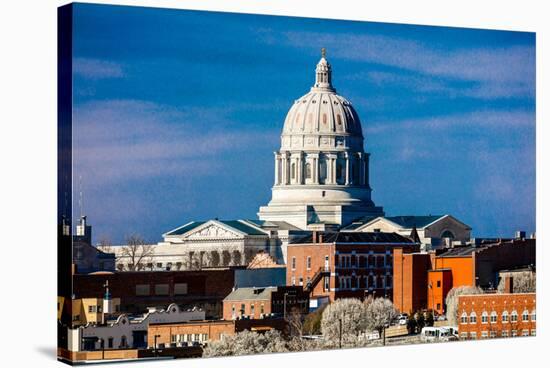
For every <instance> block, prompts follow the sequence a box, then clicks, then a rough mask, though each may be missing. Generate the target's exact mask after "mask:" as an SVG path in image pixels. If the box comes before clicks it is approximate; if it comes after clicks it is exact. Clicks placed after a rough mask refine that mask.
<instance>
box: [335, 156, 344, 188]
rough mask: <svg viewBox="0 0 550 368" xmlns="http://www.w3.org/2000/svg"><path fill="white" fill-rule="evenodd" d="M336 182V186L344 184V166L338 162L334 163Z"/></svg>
mask: <svg viewBox="0 0 550 368" xmlns="http://www.w3.org/2000/svg"><path fill="white" fill-rule="evenodd" d="M336 181H337V182H338V184H342V183H343V182H344V165H342V162H340V161H338V162H337V163H336Z"/></svg>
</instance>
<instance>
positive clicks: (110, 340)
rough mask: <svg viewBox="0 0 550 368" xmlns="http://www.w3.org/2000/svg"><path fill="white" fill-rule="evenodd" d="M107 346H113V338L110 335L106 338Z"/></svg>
mask: <svg viewBox="0 0 550 368" xmlns="http://www.w3.org/2000/svg"><path fill="white" fill-rule="evenodd" d="M107 347H108V348H109V349H112V348H113V338H112V337H109V339H108V340H107Z"/></svg>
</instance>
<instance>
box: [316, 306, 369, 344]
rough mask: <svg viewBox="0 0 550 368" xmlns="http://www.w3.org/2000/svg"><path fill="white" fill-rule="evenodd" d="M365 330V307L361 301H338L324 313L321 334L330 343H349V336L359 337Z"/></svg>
mask: <svg viewBox="0 0 550 368" xmlns="http://www.w3.org/2000/svg"><path fill="white" fill-rule="evenodd" d="M365 328H366V319H365V305H364V304H363V303H361V301H360V300H359V299H353V298H350V299H338V300H336V301H335V302H334V303H332V304H330V305H328V306H327V307H326V308H325V310H324V311H323V317H322V319H321V332H322V334H323V338H324V339H325V341H327V342H329V343H330V342H337V343H338V344H339V343H340V339H342V342H344V341H347V340H349V339H348V337H347V335H352V336H359V335H360V334H361V333H363V332H364V331H365Z"/></svg>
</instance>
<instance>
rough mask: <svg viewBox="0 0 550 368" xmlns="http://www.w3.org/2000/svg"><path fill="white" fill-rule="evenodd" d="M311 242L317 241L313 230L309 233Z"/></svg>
mask: <svg viewBox="0 0 550 368" xmlns="http://www.w3.org/2000/svg"><path fill="white" fill-rule="evenodd" d="M311 242H312V243H313V244H315V243H317V231H313V232H312V233H311Z"/></svg>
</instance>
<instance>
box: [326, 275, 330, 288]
mask: <svg viewBox="0 0 550 368" xmlns="http://www.w3.org/2000/svg"><path fill="white" fill-rule="evenodd" d="M329 281H330V279H329V278H328V277H325V290H328V289H329V287H330V283H329Z"/></svg>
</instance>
